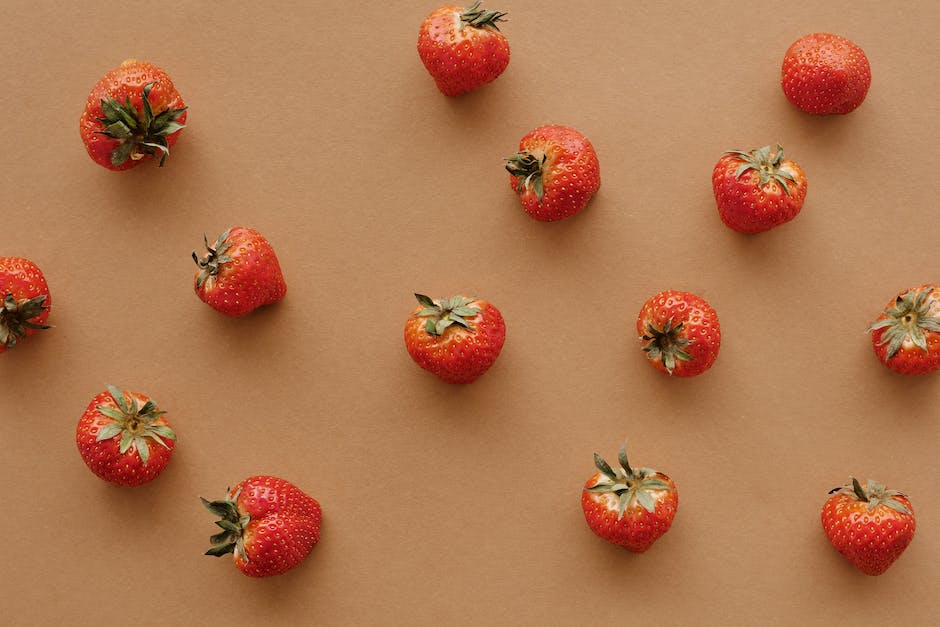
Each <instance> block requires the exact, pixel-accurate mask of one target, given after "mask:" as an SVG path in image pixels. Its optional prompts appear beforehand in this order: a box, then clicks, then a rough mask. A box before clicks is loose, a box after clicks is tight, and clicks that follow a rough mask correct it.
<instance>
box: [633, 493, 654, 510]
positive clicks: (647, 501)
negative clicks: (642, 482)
mask: <svg viewBox="0 0 940 627" xmlns="http://www.w3.org/2000/svg"><path fill="white" fill-rule="evenodd" d="M636 498H637V500H638V501H639V502H640V505H642V506H643V509H645V510H646V511H648V512H650V513H651V514H652V513H653V512H655V511H656V501H654V500H653V497H652V496H650V493H649V492H647V491H646V490H642V489H641V490H637V491H636Z"/></svg>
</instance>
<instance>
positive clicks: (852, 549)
mask: <svg viewBox="0 0 940 627" xmlns="http://www.w3.org/2000/svg"><path fill="white" fill-rule="evenodd" d="M829 494H831V495H832V496H830V497H829V498H828V499H827V500H826V503H825V504H824V505H823V509H822V526H823V530H824V531H825V532H826V536H828V538H829V542H831V543H832V546H834V547H836V550H837V551H839V553H841V554H842V555H844V556H845V557H846V558H847V559H848V560H849V561H850V562H852V563H853V564H855V565H856V566H857V567H858V568H859V569H860V570H861V571H862V572H863V573H865V574H866V575H880V574H881V573H883V572H885V571H886V570H888V567H889V566H891V564H893V563H894V562H895V560H897V559H898V558H899V557H900V556H901V553H903V552H904V550H905V549H906V548H907V545H909V544H910V543H911V540H913V539H914V528H915V526H916V524H915V521H914V510H913V508H912V507H911V502H910V501H909V500H908V499H907V496H905V495H903V494H901V493H900V492H898V491H897V490H887V489H885V487H884V486H883V485H881V484H879V483H875V482H874V481H871V480H869V481H868V486H867V487H865V488H863V487H862V486H861V484H859V482H858V480H857V479H856V478H855V477H852V479H851V483H850V484H848V485H844V486H841V487H838V488H835V489H833V490H831V491H830V492H829Z"/></svg>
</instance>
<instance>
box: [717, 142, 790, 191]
mask: <svg viewBox="0 0 940 627" xmlns="http://www.w3.org/2000/svg"><path fill="white" fill-rule="evenodd" d="M725 154H726V155H734V156H735V157H736V158H737V159H739V160H740V161H742V163H741V165H739V166H738V169H737V170H735V172H734V178H738V177H740V176H741V175H742V174H744V173H745V172H747V171H748V170H754V171H756V172H757V173H758V174H759V175H760V184H761V186H762V187H763V186H764V185H766V184H767V183H769V182H770V181H776V182H777V184H778V185H779V186H780V188H781V189H783V192H784V193H785V194H786V195H787V196H789V195H790V188H789V187H787V182H788V181H789V182H790V183H793V184H796V179H795V178H793V175H792V174H790V173H789V172H784V171H783V170H781V169H780V164H781V163H783V146H781V145H780V144H777V151H776V152H774V153H773V154H771V152H770V146H764V147H763V148H757V149H755V150H752V151H751V152H745V151H743V150H731V151H728V152H726V153H725Z"/></svg>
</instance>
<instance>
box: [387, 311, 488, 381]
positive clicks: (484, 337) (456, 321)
mask: <svg viewBox="0 0 940 627" xmlns="http://www.w3.org/2000/svg"><path fill="white" fill-rule="evenodd" d="M415 298H417V299H418V303H419V304H418V306H417V307H416V308H415V309H414V310H413V311H412V312H411V315H410V316H409V317H408V321H407V322H406V323H405V348H407V349H408V354H409V355H411V358H412V359H414V360H415V362H416V363H417V364H418V365H419V366H421V367H422V368H424V369H425V370H427V371H429V372H433V373H434V374H435V375H437V376H438V377H440V378H441V379H443V380H444V381H446V382H448V383H470V382H472V381H475V380H476V379H477V378H479V377H480V376H481V375H482V374H483V373H484V372H486V371H487V370H489V368H490V366H492V365H493V362H495V361H496V358H497V357H499V352H500V350H502V348H503V342H505V341H506V323H505V322H504V321H503V316H502V314H501V313H500V312H499V309H497V308H496V306H495V305H492V304H490V303H488V302H487V301H485V300H481V299H479V298H471V297H467V296H460V295H458V296H451V297H450V298H441V299H440V300H437V301H435V300H432V299H431V298H428V297H427V296H425V295H423V294H415Z"/></svg>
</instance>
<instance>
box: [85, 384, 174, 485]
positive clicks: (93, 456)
mask: <svg viewBox="0 0 940 627" xmlns="http://www.w3.org/2000/svg"><path fill="white" fill-rule="evenodd" d="M165 413H166V412H164V411H160V409H159V408H158V407H157V405H156V403H154V402H153V400H151V399H150V398H148V397H146V396H144V395H143V394H139V393H137V392H122V391H121V390H119V389H117V388H116V387H114V386H113V385H109V386H108V389H107V391H106V392H101V393H100V394H98V395H97V396H96V397H95V398H93V399H92V401H91V403H89V404H88V407H87V408H86V409H85V413H84V414H82V417H81V419H79V421H78V428H77V429H76V431H75V443H76V444H77V445H78V452H79V453H80V454H81V456H82V459H83V460H85V463H86V464H87V465H88V467H89V468H91V471H92V472H93V473H95V474H96V475H98V476H99V477H101V478H102V479H104V480H105V481H109V482H111V483H114V484H116V485H122V486H138V485H141V484H144V483H147V482H148V481H153V480H154V479H156V478H157V475H159V474H160V473H161V472H163V469H164V468H166V465H167V464H168V463H169V462H170V456H171V455H172V454H173V447H174V446H175V445H176V433H174V431H173V429H171V428H170V425H169V424H167V421H166V419H165V418H164V417H163V415H164V414H165Z"/></svg>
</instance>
